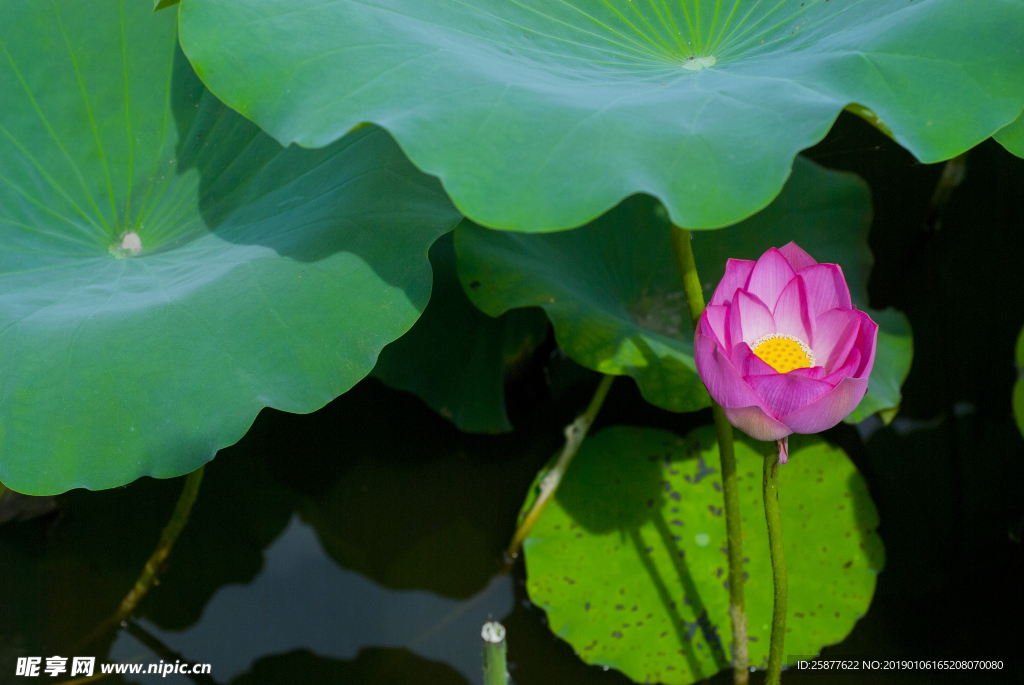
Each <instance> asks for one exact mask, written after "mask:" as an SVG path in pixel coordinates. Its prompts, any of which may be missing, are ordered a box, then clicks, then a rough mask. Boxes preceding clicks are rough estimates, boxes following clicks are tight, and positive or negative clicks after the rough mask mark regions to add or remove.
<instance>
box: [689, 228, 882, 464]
mask: <svg viewBox="0 0 1024 685" xmlns="http://www.w3.org/2000/svg"><path fill="white" fill-rule="evenodd" d="M877 337H878V325H877V324H876V323H875V322H874V321H872V320H871V319H870V318H869V317H868V315H867V314H865V313H864V312H861V311H858V310H857V309H855V308H854V306H853V304H852V303H851V302H850V289H849V287H848V286H847V285H846V279H845V278H844V277H843V270H842V269H841V268H839V265H837V264H818V263H817V262H816V261H814V259H812V258H811V256H810V255H808V254H807V253H806V252H804V251H803V250H802V249H800V248H799V247H798V246H797V244H796V243H789V244H788V245H786V246H785V247H783V248H782V249H780V250H777V249H775V248H772V249H770V250H768V251H767V252H765V253H764V254H763V255H761V258H760V259H758V260H757V262H752V261H750V260H747V259H730V260H729V262H728V264H727V265H726V267H725V276H723V277H722V281H721V283H719V284H718V287H717V288H716V289H715V294H714V296H712V298H711V303H710V304H709V305H708V306H707V308H705V309H704V313H703V314H702V315H701V317H700V321H699V322H698V323H697V330H696V332H695V333H694V357H695V358H696V362H697V373H699V374H700V377H701V380H703V381H704V385H705V386H707V389H708V392H709V393H711V397H713V398H714V399H715V401H716V402H718V403H719V404H720V405H722V408H723V409H724V410H725V415H726V416H727V417H728V418H729V421H730V422H731V423H732V425H734V426H736V427H737V428H739V429H740V430H742V431H743V432H744V433H746V434H747V435H749V436H750V437H752V438H754V439H756V440H777V441H778V440H784V439H785V438H786V437H787V436H788V435H790V434H791V433H817V432H819V431H823V430H825V429H827V428H831V427H832V426H834V425H836V424H837V423H839V422H840V421H842V420H843V419H844V418H845V417H846V416H847V415H848V414H849V413H850V412H851V411H853V410H854V409H855V408H856V406H857V404H859V403H860V401H861V400H862V399H863V398H864V393H866V392H867V389H868V376H869V375H870V374H871V366H872V365H873V364H874V361H875V342H876V339H877ZM781 447H782V443H780V450H781ZM780 461H781V462H782V463H785V462H786V455H785V453H783V454H782V455H781V458H780Z"/></svg>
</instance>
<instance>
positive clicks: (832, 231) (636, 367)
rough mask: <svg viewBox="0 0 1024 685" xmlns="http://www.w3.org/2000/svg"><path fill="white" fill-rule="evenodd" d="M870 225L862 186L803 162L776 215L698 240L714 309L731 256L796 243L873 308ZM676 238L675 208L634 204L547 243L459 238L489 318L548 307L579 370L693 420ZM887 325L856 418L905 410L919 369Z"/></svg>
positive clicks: (463, 273) (494, 234)
mask: <svg viewBox="0 0 1024 685" xmlns="http://www.w3.org/2000/svg"><path fill="white" fill-rule="evenodd" d="M870 219H871V200H870V195H869V192H868V189H867V186H866V185H865V184H864V183H863V182H862V181H861V180H860V179H859V178H857V177H856V176H854V175H853V174H846V173H840V172H836V171H829V170H826V169H823V168H822V167H819V166H818V165H816V164H814V163H813V162H809V161H807V160H805V159H803V158H797V161H796V164H795V165H794V169H793V176H792V178H791V179H790V181H789V183H787V184H786V187H785V188H784V189H783V191H782V193H781V194H780V195H779V197H778V198H776V199H775V201H774V202H773V203H772V204H771V205H770V206H769V207H768V208H766V209H765V210H763V211H761V212H759V213H758V214H755V215H754V216H753V217H751V218H750V219H748V220H746V221H744V222H742V223H740V224H737V225H736V226H732V227H730V228H725V229H722V230H719V231H707V232H701V233H695V234H694V253H695V256H696V260H697V266H698V270H699V272H700V275H701V280H702V283H703V285H704V289H705V299H709V298H710V296H711V293H712V292H713V291H714V288H715V286H716V285H717V284H718V281H719V280H720V279H721V277H722V274H723V273H724V272H725V263H726V260H727V259H728V258H729V257H736V258H746V259H757V257H758V256H759V255H761V254H762V253H763V252H764V251H765V250H767V249H768V248H769V247H772V246H780V245H783V244H785V243H787V242H789V241H790V240H795V241H796V242H797V243H798V244H800V245H801V246H802V247H804V248H805V249H807V250H808V251H809V252H810V253H811V254H812V255H814V256H815V257H816V258H817V259H818V260H819V261H822V262H834V263H838V264H841V265H842V267H843V270H844V272H845V273H846V277H847V280H848V282H849V285H850V288H851V291H852V294H853V299H854V302H855V303H857V304H859V305H864V304H865V303H866V302H867V279H868V274H869V273H870V271H871V263H872V257H871V252H870V250H869V249H868V246H867V232H868V224H869V223H870ZM672 230H673V229H672V227H671V224H670V223H669V221H668V218H667V216H666V215H665V211H664V209H663V208H662V207H661V206H660V205H659V204H658V203H657V202H656V201H654V200H653V199H652V198H650V197H648V196H635V197H633V198H630V199H628V200H626V201H625V202H623V203H622V204H621V205H619V207H617V208H616V209H614V210H612V211H611V212H609V213H608V214H606V215H605V216H602V217H601V218H599V219H597V220H596V221H594V222H592V223H591V224H589V225H587V226H584V227H582V228H578V229H576V230H572V231H565V232H561V233H553V234H548V235H524V234H522V233H518V232H510V231H508V232H506V231H495V230H490V229H485V228H481V227H479V226H475V225H473V224H471V223H469V222H463V223H462V224H460V225H459V227H458V228H457V229H456V230H455V248H456V251H457V252H458V256H459V277H460V278H461V279H462V284H463V287H465V289H466V292H467V293H468V294H469V297H470V299H471V300H473V302H474V303H475V304H476V305H477V306H478V307H480V308H481V309H482V310H483V311H485V312H487V313H488V314H491V315H492V316H497V315H499V314H501V313H503V312H506V311H508V310H509V309H512V308H514V307H524V306H529V305H540V306H542V307H543V308H544V309H545V310H546V311H547V313H548V316H549V317H550V318H551V321H552V323H553V324H554V327H555V337H556V338H557V339H558V342H559V344H560V345H561V346H562V349H564V350H565V352H566V353H567V354H569V356H571V357H572V358H573V359H575V360H576V361H577V362H579V363H580V364H583V365H584V366H587V367H589V368H591V369H594V370H597V371H601V372H602V373H609V374H628V375H630V376H632V377H633V378H634V379H635V380H636V382H637V385H639V386H640V391H641V392H642V393H643V395H644V398H645V399H646V400H647V401H649V402H651V403H653V404H656V405H657V406H659V407H663V408H665V409H669V410H673V411H692V410H694V409H699V408H700V407H704V406H708V404H709V399H708V395H707V392H706V391H705V390H704V386H703V384H702V383H701V381H700V378H698V376H697V372H696V369H695V367H694V362H693V327H692V326H691V325H690V318H689V313H688V310H687V306H686V297H685V295H684V294H683V292H682V283H681V282H680V280H679V273H678V270H677V268H676V264H675V260H674V257H673V251H672V244H671V231H672ZM878 321H879V323H880V325H881V326H883V335H881V336H879V348H880V350H879V353H878V354H877V355H876V361H875V368H874V370H873V372H872V375H871V381H870V384H869V390H868V395H867V396H866V397H865V399H864V401H863V403H862V406H861V407H859V408H858V410H857V412H855V416H860V414H864V415H865V416H866V415H867V414H869V413H872V412H874V411H878V410H880V409H886V408H891V407H895V406H898V405H899V400H900V395H899V388H900V386H901V385H902V383H903V380H904V379H905V378H906V376H907V373H908V372H909V369H910V350H909V347H910V342H909V341H910V338H909V335H910V328H909V324H907V323H906V319H905V317H904V316H903V315H902V314H899V313H897V312H883V313H881V315H880V316H879V318H878ZM883 347H884V348H885V349H884V350H882V348H883ZM865 412H866V413H865Z"/></svg>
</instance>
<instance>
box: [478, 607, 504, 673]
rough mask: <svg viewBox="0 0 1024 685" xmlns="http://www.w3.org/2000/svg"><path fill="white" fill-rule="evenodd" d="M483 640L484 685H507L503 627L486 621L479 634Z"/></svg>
mask: <svg viewBox="0 0 1024 685" xmlns="http://www.w3.org/2000/svg"><path fill="white" fill-rule="evenodd" d="M480 637H481V638H483V643H484V647H483V659H484V685H508V657H507V647H506V643H505V626H503V625H501V624H500V623H498V622H497V621H488V622H487V623H485V624H484V627H483V630H482V631H481V632H480Z"/></svg>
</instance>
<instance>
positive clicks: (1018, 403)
mask: <svg viewBox="0 0 1024 685" xmlns="http://www.w3.org/2000/svg"><path fill="white" fill-rule="evenodd" d="M1016 356H1017V382H1016V383H1014V384H1013V416H1014V418H1015V419H1017V428H1019V429H1020V432H1021V433H1024V328H1022V329H1020V335H1019V336H1018V337H1017V354H1016Z"/></svg>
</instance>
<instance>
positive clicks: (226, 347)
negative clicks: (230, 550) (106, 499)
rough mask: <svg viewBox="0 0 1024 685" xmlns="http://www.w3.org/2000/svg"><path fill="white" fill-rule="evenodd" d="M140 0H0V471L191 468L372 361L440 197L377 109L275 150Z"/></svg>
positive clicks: (417, 300) (401, 312) (418, 288)
mask: <svg viewBox="0 0 1024 685" xmlns="http://www.w3.org/2000/svg"><path fill="white" fill-rule="evenodd" d="M151 9H152V8H150V7H148V6H147V3H142V2H135V3H119V2H116V1H114V0H91V1H82V2H75V3H41V2H32V3H23V2H5V3H3V4H2V6H0V13H2V14H3V17H4V19H3V22H2V23H0V48H2V49H3V51H4V55H3V57H2V58H0V91H2V92H3V93H4V102H3V108H2V109H0V179H2V183H0V230H2V231H3V235H4V238H3V241H2V242H0V480H2V481H3V482H4V483H7V484H8V485H9V486H11V487H12V488H14V489H16V490H21V491H24V492H28V493H55V492H61V491H63V490H67V489H68V488H72V487H76V486H85V487H89V488H106V487H112V486H116V485H120V484H123V483H127V482H129V481H131V480H134V479H135V478H138V477H139V476H141V475H144V474H150V475H153V476H157V477H169V476H174V475H178V474H181V473H184V472H187V471H190V470H192V469H194V468H196V467H198V466H199V465H201V464H202V463H204V462H206V461H208V460H209V459H211V458H212V457H213V455H214V454H215V453H216V451H217V450H218V449H220V448H221V447H224V446H226V445H229V444H231V443H233V442H235V441H236V440H238V438H239V437H240V436H241V435H242V434H243V433H244V432H245V430H246V429H247V428H248V426H249V424H250V423H251V422H252V420H253V418H254V417H255V416H256V414H257V413H258V412H259V410H260V409H261V408H262V407H264V406H273V407H277V408H280V409H284V410H287V411H293V412H308V411H312V410H314V409H316V408H318V407H320V406H323V405H324V404H325V403H326V402H328V401H329V400H331V399H332V398H334V397H336V396H338V395H339V394H341V393H343V392H345V391H346V390H347V389H348V388H350V387H351V386H352V385H353V384H354V383H355V382H356V381H357V380H359V379H360V378H361V377H363V376H364V375H366V374H367V373H369V371H370V369H371V368H372V367H373V364H374V362H375V361H376V358H377V353H378V352H379V351H380V349H381V348H382V347H383V346H384V345H385V344H386V343H388V342H390V341H391V340H394V339H395V338H397V337H399V336H400V335H401V334H402V333H404V332H405V331H406V330H408V328H409V327H410V326H412V324H413V323H414V322H415V320H416V318H417V317H418V316H419V313H420V312H421V311H422V310H423V308H424V307H425V306H426V302H427V299H428V297H429V292H430V266H429V262H428V261H427V251H428V249H429V246H430V244H431V243H433V242H434V240H435V239H436V238H437V237H438V236H439V235H440V234H442V233H443V232H445V231H446V230H448V229H450V228H451V227H452V225H453V224H454V223H455V222H456V220H457V214H456V213H455V211H454V209H453V208H452V207H451V205H450V203H448V201H447V200H446V198H445V196H444V194H443V192H442V191H441V189H440V186H439V184H438V183H437V182H436V181H435V180H433V179H430V178H428V177H426V176H424V175H423V174H422V173H420V172H418V171H417V170H416V169H415V168H414V167H413V166H412V165H411V164H410V163H409V162H408V161H407V160H406V159H405V157H404V156H403V154H402V153H401V151H400V150H399V148H398V146H397V145H395V143H394V142H393V140H391V138H390V137H389V136H388V135H387V133H386V132H384V131H382V130H380V129H377V128H366V129H363V130H360V131H358V132H356V133H353V134H352V135H351V136H348V137H346V138H344V139H342V140H340V141H338V142H337V143H335V144H333V145H331V146H329V147H327V148H323V149H320V150H316V151H308V150H302V149H299V148H294V147H293V148H289V149H285V148H282V147H281V146H280V145H278V144H277V143H276V142H275V141H274V140H273V139H272V138H270V137H269V136H267V135H265V134H263V133H261V132H260V131H259V129H257V128H256V127H255V126H254V125H253V124H251V123H250V122H248V121H246V120H245V119H243V118H242V117H240V116H238V115H237V114H235V113H234V112H232V111H231V110H229V109H227V108H226V107H225V106H224V105H223V104H221V103H220V102H219V101H218V100H217V99H216V98H215V97H213V95H211V94H210V93H208V92H206V91H205V90H204V88H203V86H202V84H201V83H200V82H199V80H198V79H196V78H195V75H194V73H193V72H192V70H191V67H190V66H189V64H188V62H187V60H185V58H184V57H183V55H182V54H181V53H180V51H178V50H177V48H176V32H175V31H176V29H175V17H174V14H173V13H169V12H160V13H156V14H153V13H152V11H151Z"/></svg>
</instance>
